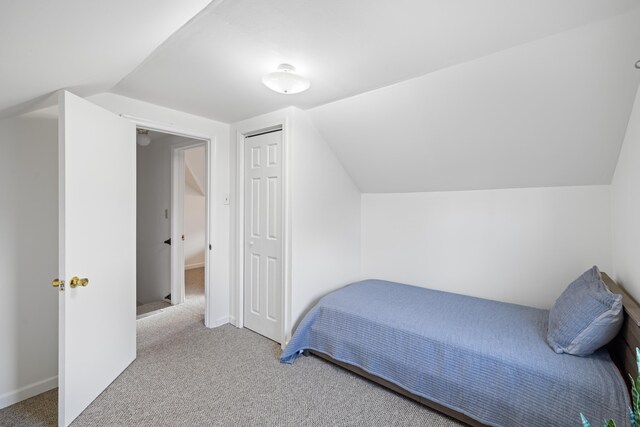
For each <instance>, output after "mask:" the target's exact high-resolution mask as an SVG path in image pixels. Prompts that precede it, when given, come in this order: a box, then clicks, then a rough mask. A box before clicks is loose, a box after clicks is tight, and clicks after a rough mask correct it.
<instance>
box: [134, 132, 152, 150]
mask: <svg viewBox="0 0 640 427" xmlns="http://www.w3.org/2000/svg"><path fill="white" fill-rule="evenodd" d="M136 142H137V143H138V145H139V146H141V147H146V146H147V145H149V144H150V143H151V137H150V136H149V131H148V130H147V129H138V134H137V135H136Z"/></svg>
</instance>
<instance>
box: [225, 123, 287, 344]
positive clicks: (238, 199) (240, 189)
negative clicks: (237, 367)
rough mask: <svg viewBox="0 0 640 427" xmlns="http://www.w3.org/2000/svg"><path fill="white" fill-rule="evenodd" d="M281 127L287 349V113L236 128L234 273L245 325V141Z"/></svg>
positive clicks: (240, 323)
mask: <svg viewBox="0 0 640 427" xmlns="http://www.w3.org/2000/svg"><path fill="white" fill-rule="evenodd" d="M278 128H280V129H281V130H282V195H283V197H282V201H281V203H282V205H281V209H282V253H281V256H282V264H281V269H282V271H281V273H282V275H281V277H282V281H283V283H282V304H281V306H282V309H281V316H282V330H281V331H280V344H281V347H282V348H284V347H285V346H286V344H287V343H288V342H289V340H290V339H291V215H290V207H291V194H290V187H291V186H290V175H291V174H290V167H289V165H290V158H291V153H290V151H291V150H290V146H289V145H290V134H291V129H290V120H289V117H288V116H285V117H281V118H275V119H271V120H264V121H253V120H249V121H247V122H246V124H244V125H240V126H238V127H236V129H235V130H236V132H235V133H236V135H235V138H236V141H235V142H236V144H235V148H236V188H235V197H234V198H235V203H234V206H235V208H236V212H235V216H234V217H235V224H236V227H235V228H236V230H235V231H236V233H235V239H233V238H232V241H234V242H235V246H236V247H235V251H232V256H234V258H235V262H234V268H233V273H235V279H236V280H235V284H236V285H235V297H236V298H235V302H236V311H235V314H236V316H235V317H236V319H235V320H236V326H237V327H238V328H244V255H245V254H244V252H245V250H244V249H245V245H244V240H245V236H244V217H245V210H244V208H245V206H244V193H245V192H244V172H245V170H244V168H245V158H244V145H245V144H244V141H245V138H246V137H247V136H252V135H256V134H260V133H262V132H265V131H269V130H275V129H278Z"/></svg>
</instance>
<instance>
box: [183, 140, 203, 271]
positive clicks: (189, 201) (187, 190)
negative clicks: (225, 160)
mask: <svg viewBox="0 0 640 427" xmlns="http://www.w3.org/2000/svg"><path fill="white" fill-rule="evenodd" d="M184 163H185V187H184V237H185V240H184V264H185V269H187V270H188V269H190V268H197V267H202V266H204V254H205V228H206V227H205V226H206V223H205V195H204V191H203V190H204V186H203V184H204V177H205V170H206V166H205V148H204V145H202V146H199V147H195V148H189V149H187V150H185V152H184ZM187 168H188V169H189V170H187ZM187 174H192V175H191V177H187Z"/></svg>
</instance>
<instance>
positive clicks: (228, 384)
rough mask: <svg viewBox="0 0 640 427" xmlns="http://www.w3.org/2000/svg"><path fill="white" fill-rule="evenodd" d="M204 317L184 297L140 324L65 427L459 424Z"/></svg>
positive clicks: (42, 420)
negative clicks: (106, 379)
mask: <svg viewBox="0 0 640 427" xmlns="http://www.w3.org/2000/svg"><path fill="white" fill-rule="evenodd" d="M187 286H188V288H187V289H189V285H187ZM193 288H195V289H197V286H196V285H195V284H194V285H193V287H192V289H193ZM203 312H204V297H203V294H202V293H197V292H190V291H188V292H187V303H185V304H182V305H179V306H175V307H171V308H169V309H167V310H164V311H163V312H161V313H159V314H157V315H154V316H151V317H147V318H144V319H141V320H138V322H137V325H138V357H137V359H136V361H134V362H133V363H132V364H131V366H130V367H129V368H128V369H127V370H125V372H123V373H122V375H120V376H119V377H118V378H117V379H116V380H115V381H114V382H113V384H111V386H109V388H108V389H107V390H105V391H104V392H103V393H102V394H101V395H100V396H99V397H98V398H97V399H96V400H95V401H94V402H93V403H92V404H91V405H90V406H89V408H87V409H86V410H85V411H84V412H83V413H82V414H81V415H80V417H79V418H78V419H77V420H76V421H75V422H74V423H73V424H72V426H73V427H84V426H98V427H103V426H267V425H272V426H296V427H297V426H301V425H312V426H363V427H364V426H392V425H393V426H436V427H450V426H460V425H462V424H459V423H457V422H455V421H453V420H451V419H449V418H447V417H445V416H443V415H440V414H438V413H436V412H433V411H431V410H429V409H428V408H426V407H424V406H422V405H419V404H417V403H415V402H414V401H412V400H410V399H407V398H404V397H402V396H399V395H397V394H395V393H393V392H390V391H388V390H387V389H384V388H382V387H380V386H378V385H376V384H373V383H371V382H369V381H366V380H364V379H362V378H360V377H358V376H356V375H354V374H351V373H349V372H347V371H345V370H343V369H340V368H338V367H336V366H334V365H331V364H329V363H327V362H324V361H322V360H320V359H318V358H315V357H301V358H300V359H299V360H298V361H296V363H295V364H294V365H281V364H280V363H279V362H278V356H279V355H280V347H279V345H277V344H275V343H274V342H273V341H270V340H268V339H266V338H263V337H262V336H260V335H258V334H255V333H253V332H251V331H249V330H247V329H237V328H235V327H233V326H231V325H225V326H222V327H219V328H216V329H207V328H205V327H204V325H203ZM56 398H57V393H56V392H55V391H51V392H48V393H45V394H42V395H40V396H36V397H34V398H32V399H29V400H26V401H24V402H21V403H18V404H16V405H13V406H11V407H9V408H6V409H4V410H0V425H2V426H12V427H13V426H15V427H18V426H55V420H56Z"/></svg>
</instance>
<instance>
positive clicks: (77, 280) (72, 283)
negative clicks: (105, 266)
mask: <svg viewBox="0 0 640 427" xmlns="http://www.w3.org/2000/svg"><path fill="white" fill-rule="evenodd" d="M88 284H89V279H86V278H83V279H80V278H78V276H73V277H72V278H71V281H70V282H69V286H71V287H72V288H75V287H77V286H82V287H86V286H87V285H88Z"/></svg>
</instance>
